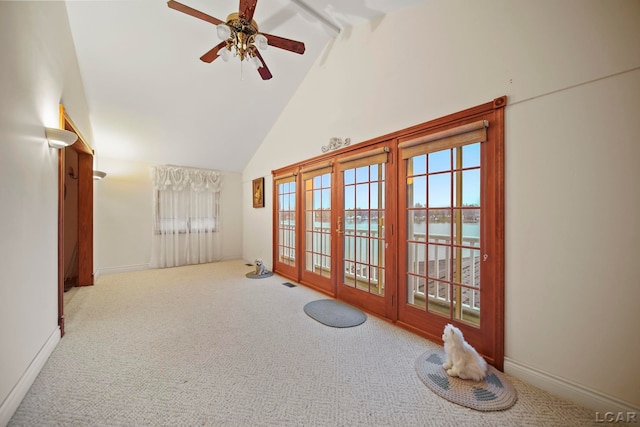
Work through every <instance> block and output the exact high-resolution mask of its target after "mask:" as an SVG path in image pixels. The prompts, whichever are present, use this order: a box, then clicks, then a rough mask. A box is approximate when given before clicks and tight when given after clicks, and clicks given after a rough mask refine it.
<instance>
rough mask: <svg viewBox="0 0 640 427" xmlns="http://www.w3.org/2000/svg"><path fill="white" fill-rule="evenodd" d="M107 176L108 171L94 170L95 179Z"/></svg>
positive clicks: (98, 179)
mask: <svg viewBox="0 0 640 427" xmlns="http://www.w3.org/2000/svg"><path fill="white" fill-rule="evenodd" d="M105 176H107V173H106V172H102V171H97V170H94V171H93V179H95V180H96V181H100V180H101V179H102V178H104V177H105Z"/></svg>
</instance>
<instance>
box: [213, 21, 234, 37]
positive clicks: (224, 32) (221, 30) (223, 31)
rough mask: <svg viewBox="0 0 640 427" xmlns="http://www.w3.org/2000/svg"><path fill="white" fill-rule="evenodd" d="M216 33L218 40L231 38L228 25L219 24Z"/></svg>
mask: <svg viewBox="0 0 640 427" xmlns="http://www.w3.org/2000/svg"><path fill="white" fill-rule="evenodd" d="M216 31H217V33H218V38H219V39H220V40H227V39H228V38H229V37H231V29H230V28H229V26H228V25H225V24H220V25H218V26H217V27H216Z"/></svg>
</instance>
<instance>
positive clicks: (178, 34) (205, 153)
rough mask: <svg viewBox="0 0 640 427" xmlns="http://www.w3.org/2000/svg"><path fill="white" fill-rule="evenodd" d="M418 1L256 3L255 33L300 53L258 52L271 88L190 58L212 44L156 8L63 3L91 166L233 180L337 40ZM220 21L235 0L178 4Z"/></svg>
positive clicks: (233, 66) (138, 3)
mask: <svg viewBox="0 0 640 427" xmlns="http://www.w3.org/2000/svg"><path fill="white" fill-rule="evenodd" d="M422 1H425V0H341V1H338V0H259V1H258V4H257V7H256V9H255V14H254V19H255V20H256V21H257V23H258V25H259V27H260V31H263V32H266V33H269V34H273V35H277V36H281V37H285V38H289V39H294V40H299V41H302V42H304V43H305V45H306V52H305V53H304V54H303V55H298V54H295V53H291V52H287V51H284V50H281V49H277V48H274V47H271V46H270V47H269V48H268V49H267V50H266V51H263V52H262V57H263V58H264V60H265V62H266V63H267V65H268V67H269V69H270V71H271V73H272V74H273V78H272V79H270V80H266V81H263V80H262V79H261V78H260V76H259V74H258V73H257V72H256V70H255V69H253V68H251V67H247V66H246V65H245V66H244V67H242V68H241V66H240V62H239V61H238V60H237V59H236V60H231V61H229V62H226V63H225V62H223V61H222V60H220V59H218V60H216V61H214V62H213V63H211V64H207V63H205V62H202V61H201V60H200V59H199V58H200V56H201V55H202V54H204V53H205V52H207V51H208V50H209V49H211V48H212V47H213V46H215V45H216V44H218V43H219V42H220V40H219V39H218V38H217V34H216V27H215V26H214V25H212V24H210V23H208V22H205V21H203V20H200V19H196V18H194V17H192V16H189V15H186V14H184V13H181V12H178V11H176V10H173V9H170V8H169V7H168V6H167V3H166V1H161V0H124V1H112V0H109V1H67V3H66V5H67V11H68V15H69V22H70V26H71V31H72V35H73V39H74V44H75V47H76V53H77V57H78V64H79V67H80V73H81V76H82V80H83V85H84V88H85V95H86V97H87V103H88V106H89V114H90V119H91V123H92V130H93V137H94V141H92V142H93V143H94V145H95V146H96V147H97V151H98V156H99V157H100V156H104V157H111V158H121V159H127V160H135V161H145V162H153V163H161V164H163V163H169V164H176V165H184V166H194V167H204V168H211V169H218V170H224V171H230V172H241V171H242V170H243V169H244V167H245V165H246V164H247V162H248V161H249V160H250V159H251V156H252V155H253V153H254V152H255V150H256V148H257V147H258V146H259V145H260V143H261V142H262V140H263V139H264V138H265V136H266V135H267V133H268V132H269V130H270V129H271V127H272V125H273V123H274V122H275V121H276V120H277V118H278V117H279V115H280V113H281V111H282V110H283V108H284V107H285V106H286V104H287V103H288V101H289V99H290V98H291V97H292V95H293V94H294V93H295V91H296V89H297V88H298V86H299V85H300V83H301V82H302V81H303V79H304V78H305V75H306V74H307V72H308V71H309V69H310V68H311V67H312V65H313V64H314V62H315V61H316V60H318V58H319V57H320V55H321V54H322V53H323V50H324V49H325V47H326V46H328V44H329V41H331V40H332V39H334V38H335V37H336V36H337V34H338V31H340V30H342V31H344V29H348V28H349V27H350V26H352V25H358V24H361V23H364V22H366V21H368V20H374V19H379V18H380V17H382V16H383V15H384V14H386V13H389V12H393V11H395V10H397V9H401V8H404V7H408V6H410V5H412V4H415V3H419V2H422ZM180 2H181V3H183V4H186V5H188V6H190V7H192V8H194V9H197V10H200V11H202V12H204V13H206V14H208V15H211V16H214V17H216V18H218V19H221V20H223V21H225V20H226V18H227V16H228V15H229V14H230V13H232V12H237V11H238V0H180Z"/></svg>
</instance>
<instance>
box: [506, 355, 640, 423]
mask: <svg viewBox="0 0 640 427" xmlns="http://www.w3.org/2000/svg"><path fill="white" fill-rule="evenodd" d="M504 371H505V372H506V373H507V374H509V375H512V376H514V377H516V378H518V379H521V380H522V381H525V382H527V383H529V384H531V385H533V386H536V387H538V388H541V389H543V390H546V391H548V392H549V393H551V394H553V395H556V396H558V397H561V398H564V399H567V400H570V401H572V402H575V403H577V404H578V405H582V406H585V407H587V408H589V409H593V410H594V411H598V412H599V413H601V414H603V413H606V412H614V413H619V412H624V413H627V412H635V413H636V414H640V407H638V406H634V405H632V404H631V403H628V402H625V401H623V400H620V399H618V398H616V397H614V396H610V395H607V394H605V393H602V392H599V391H597V390H593V389H591V388H589V387H585V386H583V385H580V384H577V383H574V382H573V381H570V380H567V379H565V378H561V377H558V376H555V375H552V374H549V373H547V372H543V371H541V370H539V369H536V368H534V367H531V366H528V365H526V364H524V363H520V362H517V361H515V360H513V359H509V358H508V357H505V358H504Z"/></svg>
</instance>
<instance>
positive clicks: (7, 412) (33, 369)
mask: <svg viewBox="0 0 640 427" xmlns="http://www.w3.org/2000/svg"><path fill="white" fill-rule="evenodd" d="M59 342H60V328H59V327H56V329H54V331H53V333H52V334H51V335H50V336H49V338H48V339H47V341H46V342H45V343H44V345H43V346H42V348H41V349H40V351H39V352H38V354H36V357H35V358H34V359H33V360H32V361H31V364H30V365H29V367H28V368H27V370H26V371H25V372H24V374H22V377H20V380H19V381H18V382H17V383H16V385H15V386H14V387H13V389H12V390H11V392H10V393H9V395H8V396H7V398H6V399H5V401H4V402H2V406H0V426H6V425H7V424H9V421H10V420H11V417H12V416H13V414H14V413H15V412H16V410H17V409H18V406H20V403H21V402H22V399H24V397H25V396H26V395H27V393H28V392H29V389H30V388H31V385H32V384H33V382H34V381H35V380H36V377H37V376H38V374H39V373H40V371H41V370H42V367H43V366H44V364H45V363H46V362H47V360H48V359H49V356H51V353H53V350H54V349H55V348H56V346H57V345H58V343H59Z"/></svg>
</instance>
